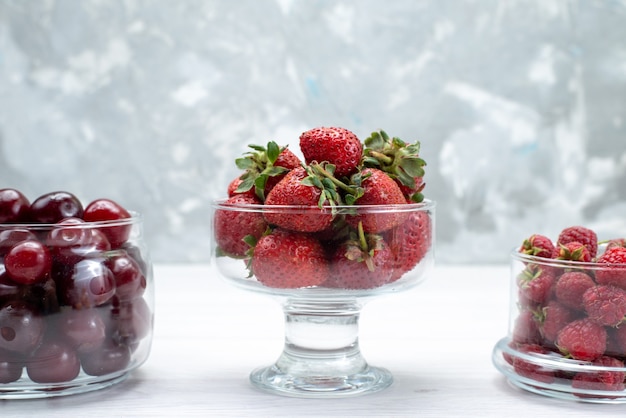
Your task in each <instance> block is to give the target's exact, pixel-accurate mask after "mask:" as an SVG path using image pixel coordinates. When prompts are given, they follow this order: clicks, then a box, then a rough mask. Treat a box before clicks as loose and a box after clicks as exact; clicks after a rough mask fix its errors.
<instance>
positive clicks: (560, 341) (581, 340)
mask: <svg viewBox="0 0 626 418" xmlns="http://www.w3.org/2000/svg"><path fill="white" fill-rule="evenodd" d="M606 344H607V331H606V329H605V328H604V327H603V326H602V325H598V324H597V323H596V322H595V321H592V320H591V319H589V318H581V319H576V320H574V321H572V322H570V323H569V324H567V325H565V326H564V327H563V328H562V329H561V331H560V332H559V334H558V336H557V341H556V345H557V347H558V349H559V350H560V351H561V353H563V355H565V356H569V357H571V358H573V359H576V360H583V361H593V360H595V359H597V358H598V357H600V356H601V355H602V354H604V351H605V350H606Z"/></svg>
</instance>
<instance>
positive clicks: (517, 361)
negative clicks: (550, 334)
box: [512, 344, 555, 383]
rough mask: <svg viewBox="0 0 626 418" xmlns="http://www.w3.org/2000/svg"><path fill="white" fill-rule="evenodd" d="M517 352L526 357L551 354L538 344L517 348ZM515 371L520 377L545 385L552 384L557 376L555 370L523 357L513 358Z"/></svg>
mask: <svg viewBox="0 0 626 418" xmlns="http://www.w3.org/2000/svg"><path fill="white" fill-rule="evenodd" d="M517 350H518V351H519V352H521V353H524V354H526V355H532V354H534V353H536V354H549V351H548V350H547V349H545V348H544V347H542V346H540V345H538V344H522V345H520V346H519V347H517ZM512 362H513V369H514V370H515V373H517V374H519V375H520V376H524V377H527V378H529V379H532V380H536V381H539V382H543V383H552V382H554V380H555V374H554V371H553V370H550V369H548V368H545V367H544V366H542V365H541V364H540V362H539V361H538V363H533V362H531V361H528V360H525V359H523V358H521V357H513V361H512Z"/></svg>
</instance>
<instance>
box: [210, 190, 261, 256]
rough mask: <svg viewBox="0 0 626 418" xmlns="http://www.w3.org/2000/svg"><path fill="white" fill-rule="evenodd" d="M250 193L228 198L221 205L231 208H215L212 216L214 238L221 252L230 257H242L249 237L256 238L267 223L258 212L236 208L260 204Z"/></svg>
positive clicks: (248, 246)
mask: <svg viewBox="0 0 626 418" xmlns="http://www.w3.org/2000/svg"><path fill="white" fill-rule="evenodd" d="M260 204H261V201H260V200H259V199H258V198H257V197H256V196H252V195H246V194H238V195H234V196H233V197H230V198H228V199H227V200H226V201H225V202H224V204H223V205H222V207H227V206H233V210H228V209H217V210H216V212H215V216H214V218H213V228H214V234H215V239H216V242H217V245H218V247H219V250H220V252H221V253H223V254H226V255H229V256H231V257H244V256H245V255H246V253H247V251H248V250H249V249H250V245H249V242H250V241H249V238H250V237H251V238H252V239H253V240H256V239H258V238H260V237H261V235H263V233H264V232H265V230H266V229H267V223H266V222H265V219H264V218H263V215H261V214H260V213H258V212H251V211H244V210H237V208H236V207H239V208H240V207H241V206H242V205H260Z"/></svg>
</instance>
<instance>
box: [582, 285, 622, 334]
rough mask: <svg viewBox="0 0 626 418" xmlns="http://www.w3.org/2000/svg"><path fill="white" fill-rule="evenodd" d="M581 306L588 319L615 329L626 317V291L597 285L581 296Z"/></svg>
mask: <svg viewBox="0 0 626 418" xmlns="http://www.w3.org/2000/svg"><path fill="white" fill-rule="evenodd" d="M583 306H584V307H585V311H586V312H587V315H588V317H589V318H591V319H592V320H594V321H595V322H597V323H598V324H600V325H606V326H610V327H617V326H618V325H620V324H621V323H622V322H623V321H624V317H626V290H623V289H620V288H619V287H615V286H610V285H597V286H594V287H592V288H590V289H588V290H587V291H586V292H585V293H584V294H583Z"/></svg>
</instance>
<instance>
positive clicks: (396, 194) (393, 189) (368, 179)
mask: <svg viewBox="0 0 626 418" xmlns="http://www.w3.org/2000/svg"><path fill="white" fill-rule="evenodd" d="M352 184H354V185H356V186H357V187H358V188H360V189H362V195H361V196H360V197H359V198H357V199H356V201H355V203H356V205H360V206H363V205H406V204H407V201H406V199H405V197H404V195H403V194H402V192H401V191H400V188H399V187H398V185H397V184H396V182H394V181H393V180H392V179H391V178H390V177H389V176H388V175H387V174H385V172H384V171H381V170H378V169H375V168H366V169H363V170H362V171H361V172H359V173H357V174H355V175H353V176H352ZM407 216H408V215H407V214H406V213H403V212H398V211H395V212H394V213H389V212H385V211H380V212H378V213H367V214H357V215H350V216H348V217H347V222H348V223H349V224H351V225H352V226H353V227H355V228H356V225H358V223H359V222H362V223H363V229H364V230H365V232H367V233H381V232H383V231H387V230H389V229H391V228H393V227H395V226H398V225H400V224H401V223H403V222H404V221H405V220H406V218H407Z"/></svg>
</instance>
